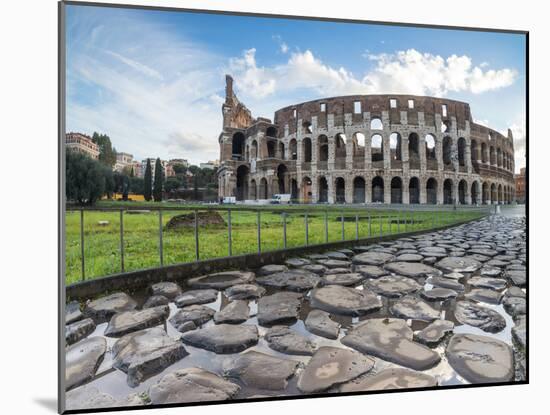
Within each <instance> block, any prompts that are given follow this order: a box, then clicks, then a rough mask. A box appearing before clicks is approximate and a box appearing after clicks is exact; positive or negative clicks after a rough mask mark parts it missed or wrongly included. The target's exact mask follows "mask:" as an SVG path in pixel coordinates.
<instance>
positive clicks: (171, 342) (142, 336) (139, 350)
mask: <svg viewBox="0 0 550 415" xmlns="http://www.w3.org/2000/svg"><path fill="white" fill-rule="evenodd" d="M112 352H113V360H114V363H113V367H114V368H116V369H119V370H122V371H123V372H124V373H126V374H127V383H128V385H129V386H131V387H135V386H137V385H139V384H140V383H141V382H143V381H144V380H146V379H147V378H149V377H151V376H153V375H156V374H157V373H160V372H162V371H163V370H164V369H165V368H167V367H168V366H170V365H172V364H173V363H175V362H177V361H178V360H181V359H182V358H184V357H185V356H187V354H188V353H187V351H186V350H185V347H184V346H183V343H181V342H180V341H179V340H175V339H172V338H171V337H170V336H168V335H167V334H166V331H165V330H164V328H162V327H153V328H150V329H145V330H141V331H136V332H134V333H130V334H127V335H125V336H123V337H121V338H120V339H118V340H117V341H116V343H115V344H114V345H113V347H112Z"/></svg>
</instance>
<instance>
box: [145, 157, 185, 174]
mask: <svg viewBox="0 0 550 415" xmlns="http://www.w3.org/2000/svg"><path fill="white" fill-rule="evenodd" d="M149 160H150V163H151V177H153V178H154V177H155V166H156V164H157V158H156V157H150V158H149ZM160 164H161V166H162V170H163V172H162V173H163V174H164V177H165V178H166V177H172V176H175V175H176V173H175V172H174V168H173V167H172V166H173V165H172V164H171V163H170V162H169V161H166V160H161V161H160ZM146 168H147V159H145V160H142V161H141V169H140V174H139V175H138V177H145V169H146Z"/></svg>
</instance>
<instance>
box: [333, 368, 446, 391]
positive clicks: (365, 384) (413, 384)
mask: <svg viewBox="0 0 550 415" xmlns="http://www.w3.org/2000/svg"><path fill="white" fill-rule="evenodd" d="M435 386H437V379H436V378H434V377H433V376H430V375H428V374H426V373H422V372H416V371H414V370H410V369H404V368H389V369H384V370H382V371H380V372H379V373H377V374H375V375H373V376H368V375H366V376H361V377H359V378H357V379H354V380H352V381H350V382H347V383H344V384H343V385H341V386H340V388H339V390H340V392H363V391H376V390H393V389H413V388H431V387H435Z"/></svg>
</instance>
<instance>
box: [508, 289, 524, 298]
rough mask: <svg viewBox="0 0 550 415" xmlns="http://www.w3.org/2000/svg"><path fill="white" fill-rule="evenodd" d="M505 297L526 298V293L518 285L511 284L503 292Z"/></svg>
mask: <svg viewBox="0 0 550 415" xmlns="http://www.w3.org/2000/svg"><path fill="white" fill-rule="evenodd" d="M504 296H505V297H521V298H526V296H527V294H525V291H523V290H522V289H521V288H519V287H515V286H512V287H510V288H508V289H507V290H506V291H505V292H504Z"/></svg>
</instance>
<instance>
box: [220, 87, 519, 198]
mask: <svg viewBox="0 0 550 415" xmlns="http://www.w3.org/2000/svg"><path fill="white" fill-rule="evenodd" d="M230 92H231V94H233V91H232V88H230ZM232 97H234V94H233V95H232ZM227 102H229V103H231V102H238V100H236V97H234V99H233V98H231V99H228V101H227ZM227 102H226V104H224V114H225V113H226V112H227V113H232V111H228V110H227V105H228V104H227ZM239 105H242V104H240V103H239ZM225 125H226V123H225V122H224V129H223V131H222V133H221V135H220V160H221V162H222V164H221V168H220V170H219V184H220V186H219V189H220V190H219V194H220V197H223V196H237V198H238V199H240V200H245V199H267V198H270V197H271V196H272V195H273V194H275V193H291V194H292V197H293V199H296V200H299V201H301V202H303V203H310V202H328V203H370V202H383V203H405V204H408V203H437V204H443V203H446V204H449V203H460V204H482V203H486V204H490V203H509V202H511V201H513V200H514V192H515V189H514V176H513V171H514V147H513V137H512V134H511V132H510V131H508V135H507V136H504V135H502V134H500V133H499V132H498V131H495V130H492V129H490V128H488V127H485V126H483V125H479V124H476V123H474V122H473V119H472V115H471V112H470V106H469V105H468V104H467V103H464V102H458V101H454V100H448V99H441V98H432V97H423V96H412V95H355V96H345V97H334V98H327V99H320V100H315V101H309V102H304V103H301V104H297V105H293V106H289V107H285V108H282V109H280V110H278V111H276V112H275V117H274V123H271V122H270V120H267V119H263V118H262V119H258V120H253V121H251V124H250V125H249V126H248V127H246V128H241V129H235V128H231V127H226V126H225ZM238 134H243V135H244V142H243V144H242V146H241V147H238V148H237V149H236V146H235V145H233V143H234V142H235V140H241V138H242V136H240V137H241V138H239V137H238V136H237V135H238ZM236 137H237V138H236ZM377 140H380V141H381V143H382V145H381V148H379V147H378V146H377ZM432 141H433V147H431V142H432ZM428 144H430V145H428Z"/></svg>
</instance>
